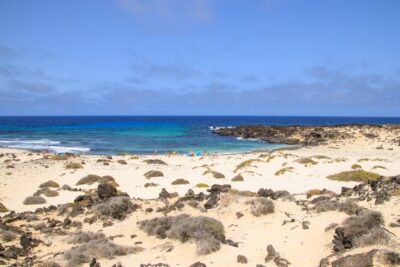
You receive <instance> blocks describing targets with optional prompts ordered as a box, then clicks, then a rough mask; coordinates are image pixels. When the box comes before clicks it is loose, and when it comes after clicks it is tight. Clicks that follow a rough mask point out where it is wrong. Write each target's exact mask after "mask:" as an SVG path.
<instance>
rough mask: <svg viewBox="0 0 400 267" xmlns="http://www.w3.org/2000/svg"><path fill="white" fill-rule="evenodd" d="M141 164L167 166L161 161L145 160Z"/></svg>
mask: <svg viewBox="0 0 400 267" xmlns="http://www.w3.org/2000/svg"><path fill="white" fill-rule="evenodd" d="M143 162H145V163H147V164H158V165H167V163H165V162H164V161H162V160H161V159H145V160H143Z"/></svg>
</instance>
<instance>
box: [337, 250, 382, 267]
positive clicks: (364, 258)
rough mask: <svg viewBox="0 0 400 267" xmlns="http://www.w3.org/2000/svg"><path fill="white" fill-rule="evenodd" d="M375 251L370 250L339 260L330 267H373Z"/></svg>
mask: <svg viewBox="0 0 400 267" xmlns="http://www.w3.org/2000/svg"><path fill="white" fill-rule="evenodd" d="M376 253H377V250H376V249H374V250H371V251H369V252H368V253H360V254H355V255H349V256H345V257H342V258H339V259H337V260H335V261H333V262H332V267H355V266H357V267H373V266H374V262H373V260H374V256H375V254H376Z"/></svg>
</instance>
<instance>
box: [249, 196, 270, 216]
mask: <svg viewBox="0 0 400 267" xmlns="http://www.w3.org/2000/svg"><path fill="white" fill-rule="evenodd" d="M246 204H247V205H250V211H251V214H253V215H254V216H256V217H259V216H262V215H267V214H270V213H274V211H275V204H274V202H272V200H269V199H266V198H256V199H251V200H249V201H247V202H246Z"/></svg>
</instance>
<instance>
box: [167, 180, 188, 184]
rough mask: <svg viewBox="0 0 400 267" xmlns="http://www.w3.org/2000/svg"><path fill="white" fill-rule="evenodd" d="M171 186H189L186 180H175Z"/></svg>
mask: <svg viewBox="0 0 400 267" xmlns="http://www.w3.org/2000/svg"><path fill="white" fill-rule="evenodd" d="M171 184H172V185H182V184H189V181H188V180H186V179H176V180H175V181H173V182H172V183H171Z"/></svg>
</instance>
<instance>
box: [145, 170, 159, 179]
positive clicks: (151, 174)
mask: <svg viewBox="0 0 400 267" xmlns="http://www.w3.org/2000/svg"><path fill="white" fill-rule="evenodd" d="M163 176H164V174H163V173H162V172H160V171H155V170H151V171H148V172H146V173H145V174H144V177H146V178H147V179H150V178H154V177H163Z"/></svg>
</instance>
